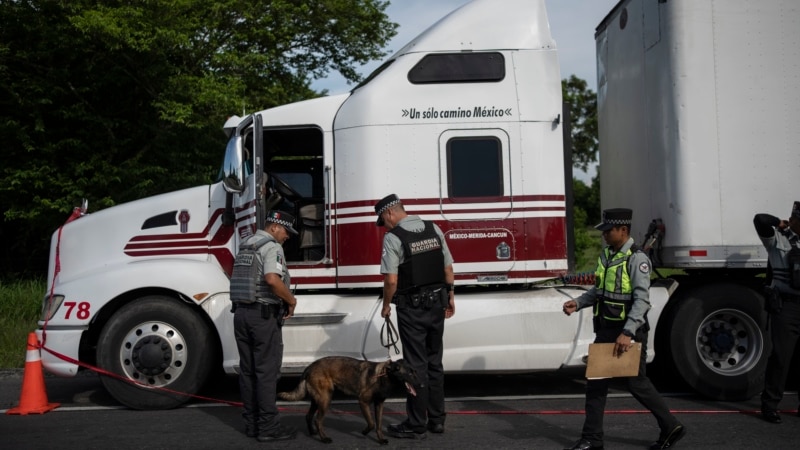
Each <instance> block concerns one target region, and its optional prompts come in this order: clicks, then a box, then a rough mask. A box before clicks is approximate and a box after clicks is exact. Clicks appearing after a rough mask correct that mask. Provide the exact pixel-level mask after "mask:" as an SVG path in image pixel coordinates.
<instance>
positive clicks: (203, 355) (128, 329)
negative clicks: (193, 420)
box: [97, 295, 216, 410]
mask: <svg viewBox="0 0 800 450" xmlns="http://www.w3.org/2000/svg"><path fill="white" fill-rule="evenodd" d="M213 335H214V334H213V333H212V332H211V331H210V330H209V329H208V327H207V325H206V323H205V322H204V321H203V319H202V317H201V316H200V314H199V313H198V312H197V311H196V310H194V309H192V308H190V307H188V306H186V305H183V304H181V303H179V302H178V301H176V300H175V299H173V298H170V297H165V296H159V295H153V296H147V297H143V298H140V299H137V300H135V301H132V302H130V303H128V304H126V305H125V306H123V307H122V308H120V309H119V311H117V312H116V313H115V314H114V315H113V316H112V317H111V319H110V320H109V321H108V322H107V323H106V324H105V326H104V327H103V330H102V331H101V332H100V337H99V340H98V342H97V363H98V365H99V366H100V368H101V369H104V370H107V371H109V372H112V373H114V374H117V375H119V376H120V377H122V378H124V379H128V380H133V381H135V382H136V383H132V382H129V381H125V380H122V379H118V378H116V377H113V376H109V375H105V376H101V377H100V378H101V380H102V382H103V385H104V386H105V388H106V390H107V391H108V392H109V393H110V394H111V395H112V396H113V397H114V398H115V399H116V400H117V401H119V402H120V403H122V404H123V405H125V406H127V407H129V408H133V409H142V410H155V409H170V408H175V407H177V406H180V405H181V404H183V403H185V402H186V401H187V400H189V398H190V397H189V396H187V395H182V394H195V393H197V391H198V390H199V389H200V388H201V387H202V386H203V384H204V383H205V381H206V379H207V378H208V376H209V374H210V372H211V369H212V367H213V364H214V362H215V361H216V358H215V357H214V355H215V348H216V347H215V346H214V343H213V340H212V337H213ZM159 388H165V389H166V390H161V389H159Z"/></svg>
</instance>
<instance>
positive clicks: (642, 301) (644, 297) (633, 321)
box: [575, 238, 651, 334]
mask: <svg viewBox="0 0 800 450" xmlns="http://www.w3.org/2000/svg"><path fill="white" fill-rule="evenodd" d="M632 246H633V238H628V242H626V243H625V245H623V246H622V248H621V249H620V250H619V251H620V252H621V253H627V252H628V250H629V249H630V248H631V247H632ZM628 269H629V271H630V279H631V291H632V292H631V294H632V296H633V305H632V306H631V310H630V311H629V312H628V319H627V321H626V322H625V327H624V329H626V330H628V331H629V332H631V333H632V334H635V333H636V330H638V329H639V328H640V327H641V326H642V325H644V324H645V314H647V311H648V310H650V270H651V266H650V258H648V257H647V255H645V254H644V253H643V252H634V253H633V254H632V255H631V258H630V260H628ZM575 301H576V302H577V303H578V309H581V308H584V307H586V306H591V305H594V304H595V303H597V288H596V287H592V288H591V289H589V290H588V291H586V292H584V293H583V294H581V295H580V296H579V297H578V298H576V299H575Z"/></svg>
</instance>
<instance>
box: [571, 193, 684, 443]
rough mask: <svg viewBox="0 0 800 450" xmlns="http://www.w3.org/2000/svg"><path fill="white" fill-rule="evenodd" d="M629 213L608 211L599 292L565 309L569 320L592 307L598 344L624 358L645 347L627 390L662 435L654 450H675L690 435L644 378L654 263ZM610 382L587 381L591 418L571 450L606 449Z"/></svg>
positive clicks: (588, 415)
mask: <svg viewBox="0 0 800 450" xmlns="http://www.w3.org/2000/svg"><path fill="white" fill-rule="evenodd" d="M632 217H633V212H632V211H631V210H630V209H623V208H618V209H607V210H604V211H603V221H602V223H600V224H599V225H597V226H596V227H595V228H597V229H598V230H600V231H602V232H603V239H604V240H605V241H606V244H607V246H606V247H605V248H604V249H603V252H602V254H601V255H600V258H599V259H598V261H597V270H596V271H595V286H594V287H593V288H591V289H589V290H588V291H586V292H585V293H584V294H582V295H581V296H579V297H578V298H577V299H575V300H568V301H566V302H565V303H564V306H563V310H564V313H565V314H567V315H571V314H572V313H573V312H575V311H577V310H579V309H581V308H584V307H587V306H593V314H594V332H595V342H602V343H615V344H616V345H615V346H614V351H615V352H616V353H617V354H619V353H621V352H626V351H628V350H629V349H630V347H631V343H632V342H633V341H634V340H635V341H637V342H640V343H641V344H642V356H641V360H640V362H639V375H637V376H635V377H630V378H627V382H628V390H629V391H630V392H631V394H633V396H634V398H636V400H638V401H639V403H641V404H642V405H643V406H644V407H646V408H647V409H648V410H650V412H651V413H652V414H653V415H654V416H655V418H656V421H657V422H658V427H659V428H660V429H661V433H660V435H659V438H658V440H657V441H656V442H654V443H652V444H651V446H650V448H651V449H661V448H670V447H672V446H673V445H674V444H675V442H677V441H678V440H679V439H681V438H682V437H683V435H684V434H685V433H686V429H685V428H684V426H683V425H682V424H681V423H680V422H678V419H676V418H675V416H673V415H672V414H671V413H670V412H669V408H667V405H666V403H665V402H664V399H663V398H662V397H661V395H660V394H659V393H658V392H657V391H656V389H655V387H653V384H652V383H651V382H650V379H649V378H647V375H646V373H645V364H646V362H647V334H648V331H649V329H650V327H649V325H648V323H647V310H648V309H650V259H649V258H648V257H647V255H645V254H644V253H643V252H642V251H641V250H639V249H638V248H637V247H636V246H635V245H634V243H633V238H631V237H630V227H631V219H632ZM609 381H610V380H609V379H607V378H606V379H597V380H587V382H586V418H585V421H584V423H583V431H582V433H581V439H580V440H579V441H578V442H576V443H575V444H574V445H573V446H572V447H568V449H571V450H586V449H602V448H603V415H604V413H605V407H606V397H607V395H608V384H609Z"/></svg>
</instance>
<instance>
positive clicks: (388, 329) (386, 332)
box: [381, 316, 400, 359]
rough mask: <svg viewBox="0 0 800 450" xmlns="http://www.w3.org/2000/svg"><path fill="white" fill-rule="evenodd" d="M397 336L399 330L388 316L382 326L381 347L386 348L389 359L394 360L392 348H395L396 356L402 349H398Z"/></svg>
mask: <svg viewBox="0 0 800 450" xmlns="http://www.w3.org/2000/svg"><path fill="white" fill-rule="evenodd" d="M397 336H398V334H397V329H396V328H395V327H394V324H393V323H392V320H391V319H390V318H389V317H388V316H387V317H386V321H385V322H384V323H383V325H382V326H381V345H382V346H384V347H386V355H387V357H388V358H389V359H392V352H391V350H390V348H391V347H394V352H395V354H397V355H399V354H400V349H399V348H397Z"/></svg>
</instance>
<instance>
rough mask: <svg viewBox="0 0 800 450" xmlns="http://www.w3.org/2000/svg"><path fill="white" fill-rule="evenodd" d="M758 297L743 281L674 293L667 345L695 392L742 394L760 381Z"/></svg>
mask: <svg viewBox="0 0 800 450" xmlns="http://www.w3.org/2000/svg"><path fill="white" fill-rule="evenodd" d="M766 318H767V315H766V313H765V312H764V308H763V306H762V300H761V297H760V296H759V295H758V294H757V293H756V292H754V291H753V290H752V289H749V288H747V287H745V286H739V285H734V284H716V285H706V286H703V287H699V288H696V289H692V290H691V291H688V292H686V293H685V294H684V296H683V298H681V299H679V303H678V305H677V307H676V308H675V310H674V315H673V316H672V324H671V325H672V326H671V327H670V344H671V345H670V351H671V353H672V360H673V362H674V364H675V368H676V369H677V371H678V373H679V375H680V376H681V377H683V379H684V381H686V383H688V384H689V386H691V387H693V388H694V389H695V390H697V391H698V392H699V393H701V394H703V395H705V396H707V397H710V398H713V399H716V400H721V401H738V400H747V399H749V398H751V397H753V396H754V395H756V394H757V393H759V392H761V390H762V389H763V387H764V367H765V366H766V363H767V358H768V356H769V354H768V351H767V350H768V349H767V343H766V342H767V341H766V336H767V335H766V331H765V328H766V322H767V319H766Z"/></svg>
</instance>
